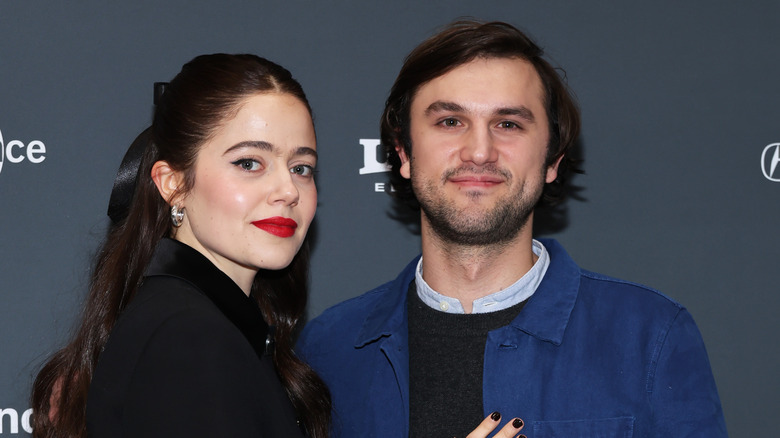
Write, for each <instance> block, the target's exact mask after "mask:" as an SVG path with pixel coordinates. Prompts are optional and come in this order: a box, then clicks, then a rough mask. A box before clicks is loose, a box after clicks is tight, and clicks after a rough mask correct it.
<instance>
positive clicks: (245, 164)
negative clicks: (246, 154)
mask: <svg viewBox="0 0 780 438" xmlns="http://www.w3.org/2000/svg"><path fill="white" fill-rule="evenodd" d="M233 164H234V165H236V166H238V167H240V168H241V169H242V170H246V171H254V170H258V169H260V163H259V162H258V161H257V160H252V159H250V158H242V159H240V160H236V161H234V162H233Z"/></svg>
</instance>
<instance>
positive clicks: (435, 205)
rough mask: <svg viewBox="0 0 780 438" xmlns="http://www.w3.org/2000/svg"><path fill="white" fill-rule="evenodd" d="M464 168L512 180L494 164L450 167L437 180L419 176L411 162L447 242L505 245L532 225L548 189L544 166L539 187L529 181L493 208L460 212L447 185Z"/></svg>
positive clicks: (433, 223) (435, 227) (423, 201)
mask: <svg viewBox="0 0 780 438" xmlns="http://www.w3.org/2000/svg"><path fill="white" fill-rule="evenodd" d="M461 171H468V172H471V173H489V174H498V175H501V176H502V177H504V178H505V181H506V184H508V185H511V183H512V175H511V174H510V173H509V172H507V171H505V170H501V169H497V168H496V167H495V166H492V165H489V166H485V167H481V168H478V169H476V170H475V168H461V169H457V170H450V171H448V172H445V175H444V176H443V177H442V178H441V180H440V181H438V182H436V181H432V180H430V179H423V178H422V177H420V176H416V175H415V169H414V164H413V162H412V163H410V172H411V176H412V187H413V189H414V193H415V195H416V196H417V200H418V201H419V203H420V208H421V209H422V211H423V213H424V214H425V217H426V219H427V221H428V223H429V224H430V228H431V231H432V232H433V233H434V235H435V236H437V237H438V238H439V239H441V240H442V241H443V242H444V243H450V244H455V245H460V246H481V247H487V246H503V245H506V244H508V243H509V242H511V241H512V240H513V239H514V238H515V237H517V235H518V233H520V230H522V229H523V228H524V227H525V226H527V225H529V224H528V222H529V218H530V217H531V213H533V210H534V207H535V206H536V204H537V202H538V201H539V198H540V197H541V195H542V189H543V188H544V175H545V172H544V168H543V169H542V172H541V174H542V177H541V183H540V184H538V186H537V184H532V186H530V187H529V184H526V182H528V181H526V182H524V183H523V184H521V185H520V187H518V188H517V189H516V190H514V191H513V192H511V193H508V194H507V195H505V196H503V197H501V198H499V199H498V200H497V201H496V202H495V204H494V205H493V206H492V207H485V208H479V209H476V208H473V209H470V210H471V211H459V210H458V209H457V207H456V206H455V204H454V203H453V202H452V201H450V200H448V199H447V198H446V197H445V196H444V190H443V186H444V184H445V182H446V180H447V177H448V176H450V175H452V174H455V173H459V172H461ZM468 196H470V197H473V198H475V199H476V198H479V197H482V196H485V195H483V194H482V193H480V192H478V191H474V192H472V193H469V194H468Z"/></svg>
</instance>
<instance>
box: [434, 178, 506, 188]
mask: <svg viewBox="0 0 780 438" xmlns="http://www.w3.org/2000/svg"><path fill="white" fill-rule="evenodd" d="M447 180H448V181H449V182H451V183H454V184H459V185H465V186H476V187H490V186H494V185H496V184H502V183H503V182H504V179H503V178H501V177H499V176H494V175H457V176H451V177H449V178H448V179H447Z"/></svg>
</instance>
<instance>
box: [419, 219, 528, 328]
mask: <svg viewBox="0 0 780 438" xmlns="http://www.w3.org/2000/svg"><path fill="white" fill-rule="evenodd" d="M530 223H531V221H529V226H526V227H523V229H521V230H520V232H519V233H518V234H517V236H515V238H514V239H512V240H511V241H508V242H503V243H500V244H494V245H486V246H471V245H459V244H456V243H452V242H446V241H443V240H442V239H441V238H439V237H438V236H437V235H436V234H435V233H433V231H432V230H431V229H430V228H429V227H426V224H423V227H422V253H423V260H422V272H423V278H424V279H425V282H426V283H427V284H428V285H429V286H430V287H431V288H432V289H433V290H435V291H436V292H438V293H440V294H442V295H445V296H448V297H452V298H455V299H457V300H459V301H460V302H461V304H462V305H463V309H464V311H465V312H466V313H471V311H472V308H471V306H472V302H473V301H474V300H476V299H479V298H482V297H484V296H487V295H490V294H492V293H495V292H498V291H500V290H502V289H505V288H507V287H508V286H510V285H512V284H513V283H514V282H516V281H517V280H518V279H519V278H520V277H522V276H523V275H525V273H526V272H528V271H529V270H530V269H531V268H532V267H533V265H534V263H535V262H536V259H537V256H536V255H535V254H534V253H533V250H532V243H531V242H532V239H533V236H532V234H531V228H532V227H531V226H530Z"/></svg>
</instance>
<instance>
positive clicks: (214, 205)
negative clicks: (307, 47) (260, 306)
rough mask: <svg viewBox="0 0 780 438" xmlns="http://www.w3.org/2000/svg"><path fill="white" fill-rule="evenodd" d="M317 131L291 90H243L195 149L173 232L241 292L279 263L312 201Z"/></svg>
mask: <svg viewBox="0 0 780 438" xmlns="http://www.w3.org/2000/svg"><path fill="white" fill-rule="evenodd" d="M316 148H317V146H316V138H315V135H314V126H313V124H312V120H311V116H310V114H309V112H308V110H307V109H306V106H305V105H304V104H303V103H302V102H301V101H300V100H298V99H297V98H296V97H293V96H292V95H289V94H279V93H270V94H258V95H254V96H252V97H249V98H247V99H246V100H245V101H244V102H243V103H242V104H241V106H240V109H239V110H238V112H237V113H236V116H235V117H234V118H232V119H229V120H226V121H224V122H223V124H222V126H220V127H219V128H218V129H217V130H216V131H215V132H214V134H213V135H212V136H211V138H210V139H209V140H208V141H207V142H206V143H205V144H204V145H203V146H202V148H201V149H200V151H199V152H198V155H197V158H196V161H195V166H194V172H195V183H194V185H193V187H192V190H191V191H190V192H189V193H187V194H186V195H185V196H184V197H183V198H181V199H179V200H178V202H176V203H177V204H178V205H180V206H182V207H184V211H185V214H184V221H183V223H182V225H181V226H180V227H179V228H178V229H176V234H175V238H176V239H177V240H180V241H182V242H184V243H186V244H187V245H189V246H191V247H193V248H195V249H197V250H198V251H200V252H201V253H202V254H203V255H205V256H206V257H208V258H209V259H210V260H211V261H212V262H213V263H214V264H215V265H216V266H217V267H218V268H219V269H221V270H222V271H223V272H225V273H226V274H227V275H228V276H230V277H231V278H232V279H233V281H235V282H236V283H237V284H238V285H239V286H240V287H241V288H242V289H243V290H244V292H245V293H247V294H248V293H249V291H250V288H251V284H252V281H253V280H254V277H255V274H256V273H257V271H258V270H259V269H282V268H284V267H286V266H287V265H289V264H290V262H291V261H292V259H293V257H294V256H295V254H296V253H297V252H298V250H299V249H300V247H301V244H302V243H303V239H304V237H305V236H306V232H307V230H308V229H309V225H310V224H311V221H312V219H313V218H314V212H315V210H316V208H317V188H316V187H315V185H314V175H313V172H314V167H315V166H316V164H317V152H316Z"/></svg>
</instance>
